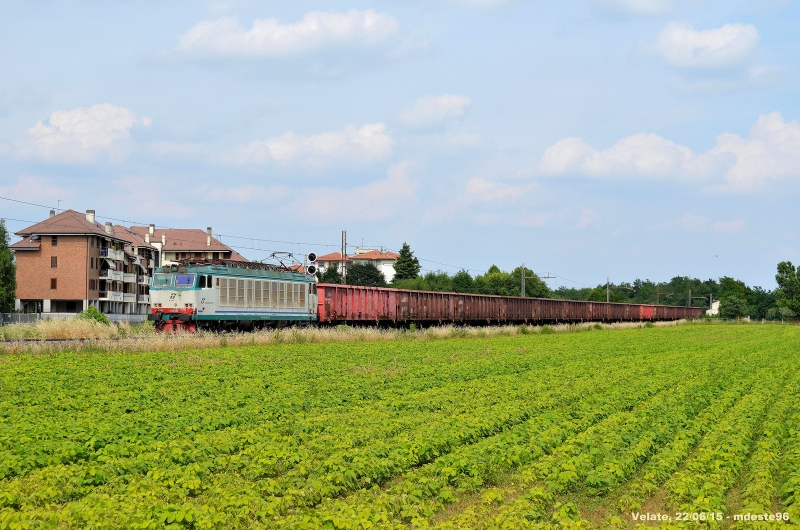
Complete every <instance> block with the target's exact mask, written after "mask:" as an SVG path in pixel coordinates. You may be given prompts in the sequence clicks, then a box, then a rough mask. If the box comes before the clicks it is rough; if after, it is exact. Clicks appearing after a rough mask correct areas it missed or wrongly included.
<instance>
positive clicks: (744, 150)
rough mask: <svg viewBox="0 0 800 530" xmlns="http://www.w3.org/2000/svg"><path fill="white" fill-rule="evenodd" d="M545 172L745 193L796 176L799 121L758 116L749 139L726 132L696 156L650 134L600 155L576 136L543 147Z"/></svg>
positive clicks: (799, 154) (799, 170)
mask: <svg viewBox="0 0 800 530" xmlns="http://www.w3.org/2000/svg"><path fill="white" fill-rule="evenodd" d="M539 169H540V171H542V172H543V173H546V174H554V175H558V174H567V173H577V174H584V175H589V176H596V177H624V176H634V177H637V178H682V179H690V180H700V179H704V180H705V179H719V180H722V181H723V182H724V186H723V188H724V189H727V190H738V191H746V190H748V189H750V188H752V187H754V186H757V185H759V184H760V183H762V182H763V181H764V180H767V179H770V178H786V177H800V123H798V122H797V121H796V120H793V121H790V122H784V121H783V117H782V116H781V115H780V113H778V112H773V113H771V114H768V115H762V116H760V117H759V118H758V121H757V122H756V123H755V125H754V126H753V128H752V129H751V131H750V137H749V138H742V137H741V136H739V135H736V134H731V133H725V134H722V135H720V136H718V137H717V143H716V145H715V146H714V147H713V148H712V149H710V150H709V151H707V152H705V153H700V154H697V153H695V152H693V151H692V150H691V149H690V148H688V147H686V146H682V145H679V144H676V143H675V142H672V141H670V140H667V139H665V138H662V137H661V136H658V135H656V134H652V133H649V134H648V133H638V134H634V135H631V136H628V137H626V138H623V139H621V140H619V141H618V142H617V143H616V144H614V145H613V146H612V147H610V148H608V149H605V150H603V151H598V150H595V149H594V148H592V147H591V146H589V145H588V144H586V143H585V142H583V141H582V140H580V139H579V138H574V137H573V138H564V139H562V140H560V141H558V142H556V143H555V144H554V145H552V146H551V147H549V148H547V149H546V150H545V152H544V155H543V156H542V160H541V163H540V165H539Z"/></svg>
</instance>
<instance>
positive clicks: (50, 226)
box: [16, 210, 120, 240]
mask: <svg viewBox="0 0 800 530" xmlns="http://www.w3.org/2000/svg"><path fill="white" fill-rule="evenodd" d="M16 234H17V235H18V236H23V237H25V236H30V235H34V234H41V235H51V234H52V235H59V234H80V235H88V234H94V235H98V236H103V237H110V238H112V239H116V240H120V238H119V237H118V236H117V235H116V234H107V233H106V229H105V226H103V225H101V224H100V223H98V222H97V221H95V222H94V223H90V222H89V220H88V219H86V215H85V214H82V213H79V212H76V211H75V210H65V211H63V212H61V213H60V214H58V215H56V216H54V217H50V218H48V219H45V220H44V221H42V222H41V223H36V224H35V225H33V226H29V227H28V228H23V229H22V230H20V231H19V232H16Z"/></svg>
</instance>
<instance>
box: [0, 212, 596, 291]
mask: <svg viewBox="0 0 800 530" xmlns="http://www.w3.org/2000/svg"><path fill="white" fill-rule="evenodd" d="M0 199H2V200H5V201H10V202H16V203H19V204H27V205H29V206H37V207H40V208H48V209H51V210H62V208H60V207H58V206H47V205H45V204H38V203H35V202H28V201H21V200H19V199H12V198H10V197H0ZM62 211H63V210H62ZM95 217H97V218H100V219H109V220H111V221H119V222H121V223H130V224H132V225H139V226H147V225H149V224H150V223H145V222H142V221H133V220H130V219H119V218H115V217H107V216H103V215H95ZM3 219H7V220H9V221H18V222H23V223H34V224H35V223H37V222H40V221H26V220H23V219H11V218H3ZM154 226H156V227H158V228H161V229H162V230H181V229H179V228H172V227H165V226H162V225H154ZM137 235H138V234H137ZM214 235H215V236H216V237H218V238H223V237H228V238H232V239H244V240H249V241H253V242H255V241H258V242H266V243H280V244H284V245H298V246H300V245H302V246H320V247H335V246H336V245H331V244H328V243H305V242H299V241H282V240H277V239H264V238H255V237H246V236H236V235H231V234H214ZM170 239H171V240H172V241H183V242H187V243H192V242H193V241H189V240H185V239H179V238H174V237H173V238H170ZM227 246H229V247H231V248H238V249H243V250H253V251H255V250H258V251H261V252H280V251H278V250H274V249H264V248H261V247H260V246H259V247H258V248H256V247H255V246H249V247H247V246H242V245H227ZM350 246H352V247H353V248H355V246H354V245H348V247H350ZM381 248H385V249H386V250H389V251H391V252H395V253H399V251H397V250H393V249H391V248H389V247H386V246H381ZM345 252H346V250H345ZM417 259H418V260H420V261H424V262H427V263H433V264H435V265H441V266H442V267H451V268H454V269H461V270H465V271H471V272H475V273H479V274H485V273H486V271H485V270H481V269H472V268H469V267H462V266H459V265H451V264H448V263H442V262H439V261H434V260H429V259H425V258H421V257H419V256H417ZM423 270H424V271H427V272H436V271H433V270H429V269H423ZM553 276H555V277H556V278H559V279H561V280H566V281H568V282H571V283H574V284H578V285H583V286H586V287H592V286H591V285H589V284H587V283H583V282H578V281H575V280H570V279H569V278H564V277H563V276H557V275H553Z"/></svg>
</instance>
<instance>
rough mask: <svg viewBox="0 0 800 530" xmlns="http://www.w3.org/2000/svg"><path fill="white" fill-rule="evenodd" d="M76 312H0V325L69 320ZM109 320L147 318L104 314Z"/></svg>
mask: <svg viewBox="0 0 800 530" xmlns="http://www.w3.org/2000/svg"><path fill="white" fill-rule="evenodd" d="M76 316H78V315H77V314H76V313H0V326H7V325H9V324H35V323H36V322H39V321H40V320H42V319H51V320H69V319H70V318H75V317H76ZM106 316H107V317H108V319H109V320H110V321H111V322H130V323H131V324H136V323H139V322H144V321H145V320H147V315H114V314H111V315H106Z"/></svg>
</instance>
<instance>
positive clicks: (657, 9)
mask: <svg viewBox="0 0 800 530" xmlns="http://www.w3.org/2000/svg"><path fill="white" fill-rule="evenodd" d="M592 1H593V3H595V4H598V5H600V6H601V7H605V8H609V9H613V10H616V11H621V12H624V13H630V14H634V15H661V14H663V13H666V12H668V11H669V10H670V9H671V8H672V4H674V3H675V2H674V0H592Z"/></svg>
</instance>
